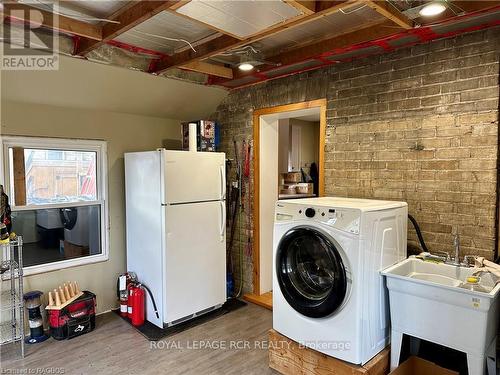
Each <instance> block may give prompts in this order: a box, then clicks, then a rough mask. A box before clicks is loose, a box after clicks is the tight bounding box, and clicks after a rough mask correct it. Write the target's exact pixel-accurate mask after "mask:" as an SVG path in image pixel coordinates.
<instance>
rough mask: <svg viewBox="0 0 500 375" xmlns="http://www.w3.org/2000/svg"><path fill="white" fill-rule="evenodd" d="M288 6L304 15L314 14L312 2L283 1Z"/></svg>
mask: <svg viewBox="0 0 500 375" xmlns="http://www.w3.org/2000/svg"><path fill="white" fill-rule="evenodd" d="M284 1H285V3H287V4H288V5H291V6H293V7H294V8H295V9H297V10H298V11H300V12H302V13H304V14H313V13H315V12H316V1H313V0H284Z"/></svg>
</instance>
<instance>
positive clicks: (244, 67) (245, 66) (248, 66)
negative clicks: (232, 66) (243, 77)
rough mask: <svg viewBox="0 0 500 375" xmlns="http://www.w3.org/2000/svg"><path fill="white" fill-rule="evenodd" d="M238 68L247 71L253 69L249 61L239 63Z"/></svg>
mask: <svg viewBox="0 0 500 375" xmlns="http://www.w3.org/2000/svg"><path fill="white" fill-rule="evenodd" d="M238 69H239V70H243V71H244V72H248V71H250V70H252V69H253V65H252V64H250V63H241V64H240V65H238Z"/></svg>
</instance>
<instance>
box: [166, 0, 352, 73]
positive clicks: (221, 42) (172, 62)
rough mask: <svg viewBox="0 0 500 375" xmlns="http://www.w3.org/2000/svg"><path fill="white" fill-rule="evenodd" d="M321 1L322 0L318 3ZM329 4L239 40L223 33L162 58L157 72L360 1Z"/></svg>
mask: <svg viewBox="0 0 500 375" xmlns="http://www.w3.org/2000/svg"><path fill="white" fill-rule="evenodd" d="M320 3H321V1H320V2H319V3H318V4H320ZM328 4H329V5H330V6H329V7H327V8H324V9H322V10H320V11H317V12H316V13H313V14H310V15H306V16H304V17H302V18H298V19H294V20H293V21H291V22H288V23H282V24H278V25H276V26H274V27H272V28H269V29H266V30H265V31H263V32H261V33H258V34H256V35H254V36H252V37H250V38H247V39H243V40H239V39H237V38H234V37H231V36H229V35H222V36H220V37H217V38H215V39H213V40H211V41H209V42H207V43H203V44H200V45H198V46H196V47H195V49H196V52H194V51H193V50H191V49H186V50H184V51H181V52H178V53H175V54H174V55H172V56H169V57H167V58H165V59H162V60H161V61H160V62H159V63H158V64H157V68H156V69H157V70H156V73H163V72H164V71H166V70H168V69H172V68H176V67H179V66H181V65H185V64H188V63H191V62H193V61H200V60H203V59H206V58H209V57H211V56H215V55H218V54H220V53H222V52H226V51H228V50H231V49H235V48H239V47H243V46H246V45H248V44H251V43H254V42H256V41H259V40H261V39H264V38H267V37H269V36H271V35H275V34H278V33H280V32H282V31H285V30H288V29H291V28H293V27H297V26H300V25H303V24H305V23H308V22H312V21H315V20H318V19H320V18H321V17H325V16H327V15H329V14H332V13H334V12H337V11H339V9H341V8H347V7H351V6H353V5H355V4H358V1H355V0H347V1H331V2H328Z"/></svg>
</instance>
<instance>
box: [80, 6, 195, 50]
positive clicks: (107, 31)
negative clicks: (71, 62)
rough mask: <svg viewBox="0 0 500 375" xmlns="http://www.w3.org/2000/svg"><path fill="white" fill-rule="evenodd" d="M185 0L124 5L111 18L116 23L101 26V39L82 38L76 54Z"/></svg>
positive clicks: (96, 46)
mask: <svg viewBox="0 0 500 375" xmlns="http://www.w3.org/2000/svg"><path fill="white" fill-rule="evenodd" d="M184 3H186V1H183V0H180V1H179V0H177V1H176V0H172V1H149V0H142V1H138V2H136V3H135V4H134V5H133V6H126V7H124V9H123V11H118V12H117V13H115V15H114V17H113V18H112V20H113V21H117V22H118V23H106V24H105V25H104V26H103V27H102V39H101V40H100V41H92V40H88V39H84V40H82V41H81V43H80V45H79V46H78V49H77V52H76V54H77V55H85V54H87V53H89V52H90V51H92V50H94V49H96V48H98V47H99V46H100V45H102V44H103V43H105V42H107V41H109V40H112V39H114V38H116V37H117V36H118V35H121V34H123V33H124V32H126V31H128V30H130V29H132V28H134V27H135V26H137V25H139V24H141V23H142V22H144V21H146V20H148V19H150V18H151V17H153V16H155V15H157V14H158V13H161V12H163V11H164V10H168V9H169V8H171V7H179V6H180V5H183V4H184Z"/></svg>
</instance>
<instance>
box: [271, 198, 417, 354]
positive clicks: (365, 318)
mask: <svg viewBox="0 0 500 375" xmlns="http://www.w3.org/2000/svg"><path fill="white" fill-rule="evenodd" d="M407 218H408V206H407V204H406V203H404V202H392V201H377V200H368V199H351V198H329V197H325V198H311V199H295V200H280V201H278V202H277V203H276V211H275V224H274V251H273V260H274V267H273V328H274V329H275V330H276V331H278V332H279V333H281V334H283V335H284V336H286V337H288V338H290V339H292V340H294V341H296V342H298V343H300V344H301V345H304V346H307V347H310V348H312V349H315V350H317V351H319V352H322V353H325V354H327V355H329V356H332V357H335V358H339V359H342V360H344V361H348V362H351V363H354V364H365V363H366V362H368V361H369V360H370V359H371V358H372V357H373V356H375V355H376V354H377V353H378V352H380V351H381V350H382V349H383V348H385V347H386V346H387V344H388V343H389V336H390V325H389V316H390V315H389V306H388V296H387V292H386V288H385V286H384V279H383V278H382V276H381V275H380V273H379V271H380V270H382V269H383V268H385V267H388V266H389V265H392V264H394V263H396V262H398V261H400V260H402V259H404V258H406V238H407V234H406V230H407Z"/></svg>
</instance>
